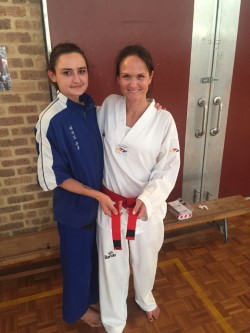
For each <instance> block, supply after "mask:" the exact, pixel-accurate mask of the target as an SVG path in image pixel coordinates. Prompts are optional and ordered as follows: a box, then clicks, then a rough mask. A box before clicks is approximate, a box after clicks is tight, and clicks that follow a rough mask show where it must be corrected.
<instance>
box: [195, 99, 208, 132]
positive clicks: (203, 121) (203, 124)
mask: <svg viewBox="0 0 250 333" xmlns="http://www.w3.org/2000/svg"><path fill="white" fill-rule="evenodd" d="M198 105H199V106H200V107H202V108H203V118H202V128H201V131H200V130H198V131H196V132H195V136H196V138H201V137H202V136H203V135H204V134H205V133H206V119H207V103H206V100H205V98H200V99H199V100H198Z"/></svg>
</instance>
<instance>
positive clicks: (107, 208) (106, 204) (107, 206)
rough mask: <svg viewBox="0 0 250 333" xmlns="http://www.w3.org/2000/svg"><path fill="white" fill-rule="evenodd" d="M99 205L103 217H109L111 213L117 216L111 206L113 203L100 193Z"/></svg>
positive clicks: (115, 210)
mask: <svg viewBox="0 0 250 333" xmlns="http://www.w3.org/2000/svg"><path fill="white" fill-rule="evenodd" d="M99 203H100V205H101V207H102V210H103V212H104V214H105V215H108V216H110V217H111V213H113V214H115V215H118V211H117V209H116V208H115V206H114V205H113V201H112V200H111V199H110V197H109V196H108V195H106V194H104V193H102V195H101V197H100V199H99Z"/></svg>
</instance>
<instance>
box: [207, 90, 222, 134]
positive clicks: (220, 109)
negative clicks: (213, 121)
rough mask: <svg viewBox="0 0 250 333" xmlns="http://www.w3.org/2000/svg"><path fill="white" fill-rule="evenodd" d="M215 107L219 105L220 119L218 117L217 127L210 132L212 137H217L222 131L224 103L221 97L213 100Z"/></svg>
mask: <svg viewBox="0 0 250 333" xmlns="http://www.w3.org/2000/svg"><path fill="white" fill-rule="evenodd" d="M213 103H214V105H219V111H218V117H217V126H216V127H215V128H212V129H211V131H210V134H211V135H212V136H215V135H217V134H218V133H219V131H220V127H221V113H222V108H223V105H222V101H221V97H219V96H217V97H215V98H214V100H213Z"/></svg>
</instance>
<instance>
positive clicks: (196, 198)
mask: <svg viewBox="0 0 250 333" xmlns="http://www.w3.org/2000/svg"><path fill="white" fill-rule="evenodd" d="M200 193H201V191H199V190H197V189H196V188H195V189H194V195H193V202H194V203H195V202H199V201H200Z"/></svg>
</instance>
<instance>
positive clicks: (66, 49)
mask: <svg viewBox="0 0 250 333" xmlns="http://www.w3.org/2000/svg"><path fill="white" fill-rule="evenodd" d="M67 53H79V54H81V55H82V56H83V58H84V60H85V62H86V65H87V68H88V62H87V58H86V56H85V54H84V52H83V50H82V49H81V48H80V47H79V46H78V45H76V44H73V43H61V44H58V45H56V46H55V47H54V48H53V50H52V51H51V53H50V58H49V62H48V68H47V69H48V70H50V71H52V72H53V73H55V68H56V64H57V61H58V59H59V57H60V56H61V55H62V54H67Z"/></svg>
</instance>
